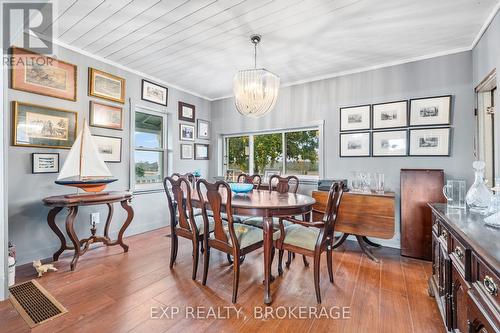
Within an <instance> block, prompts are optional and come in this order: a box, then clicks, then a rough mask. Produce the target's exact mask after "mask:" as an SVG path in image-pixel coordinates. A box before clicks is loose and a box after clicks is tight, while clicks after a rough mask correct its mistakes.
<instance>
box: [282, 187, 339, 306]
mask: <svg viewBox="0 0 500 333" xmlns="http://www.w3.org/2000/svg"><path fill="white" fill-rule="evenodd" d="M342 187H343V184H342V182H340V183H333V184H332V186H331V187H330V191H329V193H328V201H327V204H326V210H325V214H324V215H323V218H322V220H321V221H317V222H307V221H301V220H297V219H295V218H293V217H287V218H284V219H283V220H289V221H291V222H293V223H294V224H293V225H291V226H288V227H286V228H285V226H284V224H283V221H282V220H280V238H279V239H278V240H277V241H276V248H277V249H278V274H279V275H280V276H281V275H283V268H282V260H283V254H284V251H285V250H288V251H292V252H294V253H299V254H302V255H305V256H310V257H313V258H314V265H313V266H314V288H315V290H316V300H317V302H318V304H319V303H321V293H320V288H319V273H320V259H321V254H322V253H323V252H325V251H326V258H327V259H326V260H327V266H328V275H329V277H330V282H331V283H333V262H332V261H333V256H332V251H333V243H334V241H335V237H334V230H335V223H336V221H337V212H338V209H339V206H340V201H341V200H342V195H343V189H342Z"/></svg>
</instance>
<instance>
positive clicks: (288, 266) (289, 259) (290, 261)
mask: <svg viewBox="0 0 500 333" xmlns="http://www.w3.org/2000/svg"><path fill="white" fill-rule="evenodd" d="M291 263H292V252H290V251H288V260H287V261H286V263H285V267H286V268H290V264H291Z"/></svg>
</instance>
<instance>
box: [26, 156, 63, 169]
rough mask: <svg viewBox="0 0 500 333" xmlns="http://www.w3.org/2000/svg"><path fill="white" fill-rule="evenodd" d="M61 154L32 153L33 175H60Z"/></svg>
mask: <svg viewBox="0 0 500 333" xmlns="http://www.w3.org/2000/svg"><path fill="white" fill-rule="evenodd" d="M58 172H59V153H46V154H45V153H32V154H31V173H58Z"/></svg>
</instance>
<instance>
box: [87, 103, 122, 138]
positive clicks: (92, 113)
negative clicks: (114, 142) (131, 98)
mask: <svg viewBox="0 0 500 333" xmlns="http://www.w3.org/2000/svg"><path fill="white" fill-rule="evenodd" d="M99 107H100V108H101V110H100V111H99V112H115V113H119V114H120V122H119V124H113V122H107V123H106V121H105V120H102V119H101V120H100V121H99V119H98V118H99V117H96V113H97V112H98V108H99ZM101 118H102V117H101ZM89 125H90V126H92V127H100V128H107V129H113V130H119V131H122V130H123V108H122V107H121V106H117V105H111V104H105V103H101V102H98V101H90V103H89Z"/></svg>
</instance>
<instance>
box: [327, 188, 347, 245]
mask: <svg viewBox="0 0 500 333" xmlns="http://www.w3.org/2000/svg"><path fill="white" fill-rule="evenodd" d="M343 187H344V184H343V183H342V182H336V183H333V184H332V186H331V187H330V191H329V192H328V201H327V203H326V209H325V214H324V215H323V222H324V223H325V232H324V234H323V236H324V237H333V232H334V230H335V223H336V222H337V216H338V211H339V206H340V202H341V200H342V196H343V194H344V189H343Z"/></svg>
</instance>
